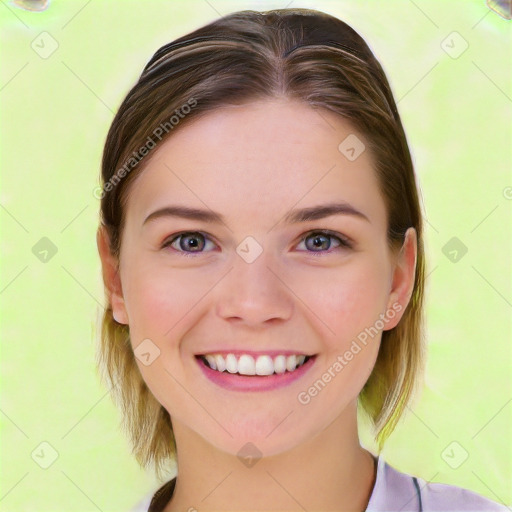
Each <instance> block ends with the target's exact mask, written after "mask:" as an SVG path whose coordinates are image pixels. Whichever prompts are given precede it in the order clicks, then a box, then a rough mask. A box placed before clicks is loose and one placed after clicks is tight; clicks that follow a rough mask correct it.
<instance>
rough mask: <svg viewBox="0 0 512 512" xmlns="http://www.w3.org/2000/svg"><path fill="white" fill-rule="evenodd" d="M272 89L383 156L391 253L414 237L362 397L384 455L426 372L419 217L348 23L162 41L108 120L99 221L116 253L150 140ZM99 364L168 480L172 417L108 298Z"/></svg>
mask: <svg viewBox="0 0 512 512" xmlns="http://www.w3.org/2000/svg"><path fill="white" fill-rule="evenodd" d="M275 97H287V98H291V99H298V100H300V101H303V102H305V103H307V104H309V105H310V106H312V107H314V108H318V109H325V110H328V111H331V112H334V113H336V114H338V115H339V116H341V117H343V118H345V119H347V120H349V121H350V123H351V124H352V126H353V127H354V128H355V129H357V130H358V131H359V132H360V133H361V134H362V135H363V136H364V137H365V139H366V141H367V143H368V145H367V149H369V150H370V151H371V154H372V155H373V157H374V162H375V171H376V174H377V176H378V180H379V186H380V189H381V193H382V196H383V198H384V201H385V204H386V209H387V215H388V219H387V220H388V233H387V236H388V242H389V247H390V249H391V250H393V251H396V250H398V249H399V248H400V247H401V245H402V243H403V241H404V235H405V232H406V230H407V228H409V227H411V226H412V227H414V228H415V230H416V233H417V242H418V246H417V260H416V275H415V282H414V290H413V293H412V297H411V300H410V301H409V304H408V305H407V308H406V310H405V312H404V314H403V317H402V318H401V320H400V322H399V323H398V325H396V326H395V327H394V328H393V329H391V330H388V331H384V332H383V333H382V342H381V347H380V350H379V354H378V358H377V361H376V364H375V367H374V369H373V372H372V374H371V375H370V377H369V379H368V381H367V382H366V384H365V386H364V387H363V389H362V391H361V393H360V395H359V403H360V405H361V406H362V408H363V411H364V412H365V413H366V414H367V415H368V417H369V418H370V419H371V421H372V424H373V426H374V429H375V431H376V432H377V435H376V440H377V443H378V447H379V451H380V450H381V449H382V446H383V444H384V442H385V440H386V439H387V438H388V437H389V435H390V434H391V432H392V431H393V429H394V428H395V426H396V424H397V422H398V420H399V419H400V417H401V415H402V413H403V411H404V408H405V407H406V406H407V404H408V403H409V402H410V400H411V399H412V397H413V396H414V394H415V391H416V390H417V387H418V386H419V384H420V383H421V382H422V378H423V372H424V359H425V357H424V354H425V346H424V339H423V326H422V323H423V296H424V279H425V267H424V266H425V262H424V249H423V237H422V214H421V209H420V204H419V198H418V192H417V188H416V183H415V176H414V169H413V164H412V161H411V156H410V153H409V148H408V145H407V140H406V136H405V133H404V130H403V127H402V123H401V120H400V116H399V115H398V111H397V108H396V105H395V101H394V99H393V95H392V92H391V89H390V86H389V84H388V81H387V79H386V76H385V74H384V71H383V70H382V67H381V66H380V64H379V62H378V61H377V59H376V58H375V57H374V55H373V54H372V52H371V50H370V48H369V47H368V45H367V44H366V42H365V41H364V40H363V39H362V37H361V36H360V35H359V34H357V32H355V31H354V30H353V29H352V28H351V27H350V26H349V25H347V24H346V23H344V22H343V21H341V20H339V19H337V18H335V17H333V16H330V15H328V14H325V13H323V12H320V11H315V10H310V9H278V10H272V11H266V12H257V11H252V10H247V11H240V12H235V13H232V14H230V15H228V16H225V17H223V18H220V19H218V20H216V21H214V22H212V23H210V24H208V25H206V26H204V27H201V28H199V29H197V30H195V31H193V32H192V33H190V34H187V35H185V36H183V37H180V38H179V39H176V40H175V41H173V42H171V43H169V44H167V45H165V46H163V47H161V48H160V49H159V50H158V51H157V52H156V53H155V54H154V56H153V57H152V58H151V60H150V61H149V62H148V64H147V65H146V67H145V68H144V70H143V72H142V74H141V76H140V78H139V80H138V82H137V83H136V84H135V85H134V86H133V87H132V89H131V90H130V91H129V93H128V95H127V96H126V98H125V99H124V101H123V102H122V104H121V106H120V108H119V110H118V112H117V114H116V116H115V117H114V120H113V122H112V125H111V126H110V130H109V132H108V135H107V139H106V142H105V148H104V153H103V161H102V176H101V177H102V192H101V224H102V225H103V226H105V228H106V230H107V233H108V235H109V238H110V249H111V252H112V254H113V255H114V256H116V258H117V261H119V256H120V245H121V235H122V231H123V223H124V215H123V214H124V211H125V207H126V199H127V197H128V193H129V190H130V188H131V187H133V183H134V180H135V178H136V177H137V176H138V175H140V172H141V170H142V169H143V165H142V164H141V165H139V162H140V161H141V160H142V157H141V154H147V156H145V158H144V162H143V164H146V163H147V162H148V161H149V159H150V158H151V155H152V154H154V151H153V150H152V149H151V148H152V147H154V146H156V145H158V144H160V143H161V142H162V141H164V140H166V138H167V137H169V136H171V135H172V133H173V131H175V130H176V129H179V128H181V127H183V126H186V124H187V123H189V122H190V121H191V120H192V119H197V118H199V117H200V116H203V115H206V114H207V113H208V111H210V110H212V109H215V108H218V107H221V106H226V105H239V104H243V103H247V102H250V101H251V100H257V99H265V98H275ZM164 132H165V133H164ZM155 139H157V140H156V141H155ZM144 148H145V149H144ZM130 184H131V187H130ZM97 364H98V368H99V370H100V373H101V375H102V378H103V379H104V381H105V382H107V383H108V384H109V386H111V395H112V397H113V399H114V401H115V402H116V403H117V405H118V406H119V407H120V408H121V410H122V425H123V428H124V429H125V430H126V432H127V433H128V435H129V437H130V439H131V443H132V447H133V448H132V452H133V454H134V455H135V457H136V459H137V461H138V462H139V463H140V464H141V465H142V466H143V467H147V466H148V465H149V464H150V463H151V462H152V463H154V465H155V469H156V472H157V475H158V476H159V478H160V474H161V473H160V467H164V466H165V465H166V464H167V463H169V462H171V461H172V462H175V450H176V446H175V440H174V435H173V431H172V424H171V418H170V416H169V414H168V412H167V411H166V409H165V408H164V407H163V406H162V405H161V404H160V403H159V402H158V401H157V400H156V399H155V398H154V396H153V395H152V393H151V392H150V391H149V389H148V387H147V386H146V384H145V382H144V380H143V379H142V377H141V374H140V372H139V369H138V367H137V364H136V361H135V358H134V354H133V351H132V349H131V346H130V338H129V329H128V326H126V325H122V324H119V323H117V322H116V321H115V320H114V319H113V316H112V308H111V305H110V303H109V302H108V297H107V307H106V309H105V311H104V312H103V318H102V326H101V339H100V343H99V347H98V352H97Z"/></svg>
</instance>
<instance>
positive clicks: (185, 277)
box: [124, 265, 208, 345]
mask: <svg viewBox="0 0 512 512" xmlns="http://www.w3.org/2000/svg"><path fill="white" fill-rule="evenodd" d="M126 274H127V276H129V279H128V284H127V286H126V288H125V290H124V295H125V299H126V304H127V309H128V315H129V318H130V331H131V332H132V333H133V334H134V338H135V337H136V338H138V339H144V338H150V339H152V340H154V341H155V343H156V344H157V345H160V344H163V343H164V340H167V342H168V340H170V339H172V338H173V336H172V332H173V330H174V329H176V330H179V326H180V321H183V320H184V319H185V318H186V317H187V314H188V313H190V312H191V311H192V309H193V308H194V306H195V305H196V304H197V302H198V300H199V299H200V298H201V296H203V295H204V293H205V292H206V291H207V290H208V288H207V286H206V284H205V283H203V282H202V280H201V279H198V277H197V275H194V274H193V272H190V273H189V272H186V271H183V270H174V271H173V270H172V269H169V268H159V267H158V266H156V265H152V266H150V265H134V266H133V267H132V268H127V272H126ZM133 342H136V339H132V343H133Z"/></svg>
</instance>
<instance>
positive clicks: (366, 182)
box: [126, 99, 385, 221]
mask: <svg viewBox="0 0 512 512" xmlns="http://www.w3.org/2000/svg"><path fill="white" fill-rule="evenodd" d="M355 137H357V138H355ZM344 141H349V142H350V143H349V144H348V146H354V144H353V142H354V141H355V144H358V146H357V147H356V148H355V149H356V150H357V151H358V152H359V151H360V150H361V148H362V147H363V146H362V144H364V145H366V141H365V139H364V137H363V136H362V135H361V134H359V133H357V132H356V131H355V129H354V128H353V127H352V125H351V124H350V123H349V122H348V121H347V120H345V119H343V118H342V117H340V116H338V115H336V114H334V113H332V112H329V111H326V110H319V109H314V108H312V107H310V106H309V105H307V104H305V103H303V102H298V101H295V100H287V99H282V100H281V99H277V100H265V101H258V102H253V103H249V104H246V105H241V106H235V107H223V108H219V109H217V110H214V111H212V112H209V113H207V114H206V115H204V116H203V117H199V118H196V119H194V120H192V121H191V122H190V123H189V124H187V125H184V126H183V128H181V129H179V130H177V131H176V132H175V133H173V134H172V135H171V136H170V137H169V138H168V139H167V140H166V141H165V142H164V143H163V144H162V145H160V146H159V147H158V148H157V149H155V150H154V151H155V152H156V153H155V154H154V155H153V156H152V158H151V160H150V161H149V163H148V165H147V167H146V168H145V169H144V170H143V171H142V172H141V175H140V176H139V177H138V178H137V180H136V181H135V182H134V187H133V189H132V190H131V191H130V194H129V198H128V202H127V212H126V218H127V221H129V220H130V218H134V219H135V218H137V219H138V218H140V217H141V216H145V215H147V214H148V213H149V211H150V210H154V209H156V208H158V207H160V208H162V207H165V206H167V205H169V204H177V203H179V204H180V205H188V206H195V207H201V208H205V207H206V208H210V209H212V210H214V211H218V212H221V213H222V214H225V215H226V216H227V217H230V216H231V215H232V214H234V215H236V216H237V218H241V217H243V216H244V215H245V216H246V217H247V219H254V218H255V217H254V216H255V215H256V216H258V217H260V218H261V216H262V215H264V214H266V213H268V215H271V216H274V217H275V216H276V215H279V214H281V215H282V214H284V213H285V212H286V211H287V210H288V209H290V208H292V207H294V206H297V207H307V206H310V205H313V204H314V205H316V204H319V203H322V202H328V201H336V200H344V201H347V202H350V203H351V204H352V206H354V207H356V208H358V207H359V208H360V209H364V210H365V213H366V214H367V215H368V216H369V217H373V218H374V219H375V220H377V219H379V217H383V216H384V217H385V210H384V203H383V201H382V198H381V197H380V191H379V187H378V182H377V179H376V175H375V171H374V165H373V161H372V158H371V155H370V152H369V151H368V149H365V150H364V151H362V153H361V154H360V155H359V156H357V158H356V159H353V158H348V157H347V155H348V156H353V154H352V153H347V152H346V149H347V143H345V142H344ZM340 144H341V150H340ZM349 149H350V148H349Z"/></svg>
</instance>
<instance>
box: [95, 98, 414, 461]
mask: <svg viewBox="0 0 512 512" xmlns="http://www.w3.org/2000/svg"><path fill="white" fill-rule="evenodd" d="M349 135H352V136H353V135H356V136H357V137H358V138H359V140H360V141H361V142H363V143H364V144H365V145H366V142H365V139H364V137H363V136H362V135H360V134H359V133H357V132H356V131H355V130H354V129H353V128H352V127H351V125H350V124H349V123H348V122H347V121H346V120H344V119H342V118H339V117H338V116H335V115H334V114H332V113H329V112H326V111H320V112H319V111H316V110H314V109H312V108H311V107H309V106H308V105H306V104H304V103H299V102H296V101H291V100H272V101H270V100H268V101H261V102H255V103H250V104H247V105H244V106H237V107H229V108H221V109H218V110H216V111H214V112H212V113H209V114H207V115H206V116H205V117H203V118H200V119H197V120H194V121H193V122H191V123H190V124H188V125H186V126H184V127H183V128H182V129H181V130H179V131H176V133H174V134H173V135H172V136H171V137H170V138H169V139H168V140H167V141H166V142H165V143H164V144H162V146H160V147H159V148H158V149H157V150H155V151H156V153H155V154H154V155H153V157H152V159H151V161H149V163H148V165H147V167H146V168H145V169H144V170H143V171H142V173H141V174H140V175H139V176H138V178H137V180H136V181H135V182H134V183H133V184H132V188H131V190H130V195H129V197H128V202H127V207H126V211H125V215H126V224H125V228H124V231H123V234H122V244H121V251H120V267H119V274H116V275H113V274H112V273H111V278H109V279H110V281H109V287H110V289H111V292H112V293H111V303H112V307H113V310H114V316H115V318H116V319H117V321H118V322H121V323H125V324H128V325H129V330H130V335H131V343H132V346H133V349H134V350H135V353H136V354H140V353H141V352H143V353H144V352H145V353H146V354H149V355H146V356H143V357H141V358H139V357H137V358H136V360H137V364H138V366H139V368H140V371H141V374H142V376H143V378H144V380H145V381H146V383H147V385H148V387H149V388H150V390H151V391H152V393H153V394H154V396H155V397H156V399H157V400H158V401H159V402H160V403H161V404H162V405H163V406H164V407H165V408H166V409H167V411H168V412H169V414H170V416H171V418H172V420H173V424H174V423H179V424H181V425H184V426H185V427H186V428H188V429H190V430H191V431H193V432H195V433H196V434H198V435H200V436H201V437H202V438H203V439H204V440H206V441H208V442H209V443H211V444H212V445H213V446H215V447H217V448H219V449H221V450H223V451H225V452H228V453H232V454H236V453H237V452H238V451H239V450H240V447H241V446H243V445H244V444H245V443H246V442H249V441H250V442H252V443H254V444H255V445H256V446H257V447H258V448H259V449H260V450H261V451H262V452H263V453H264V454H266V455H273V454H277V453H280V452H282V451H284V450H287V449H290V448H292V447H293V446H297V445H298V444H300V443H302V442H304V441H306V440H308V439H310V438H312V437H313V436H315V435H316V434H318V433H319V432H321V431H322V430H323V429H325V428H326V427H327V426H328V425H330V424H331V423H332V422H333V421H334V420H335V419H337V418H338V417H340V415H343V414H345V413H346V410H347V406H348V405H349V404H353V403H354V402H355V401H356V400H357V396H358V394H359V393H360V391H361V389H362V387H363V386H364V384H365V382H366V381H367V379H368V377H369V376H370V374H371V372H372V369H373V366H374V363H375V361H376V358H377V354H378V351H379V345H380V340H381V334H382V330H387V329H391V328H392V327H394V326H395V325H396V324H397V323H398V321H399V320H400V318H401V316H402V314H403V312H404V310H405V307H406V305H407V302H408V300H409V297H410V294H411V292H412V284H413V280H414V267H415V257H416V256H415V248H416V241H415V236H414V235H415V233H414V230H413V229H410V230H409V231H408V233H407V238H406V243H405V244H404V248H405V251H402V253H400V254H401V256H400V257H399V258H395V256H394V254H392V253H391V252H390V251H389V249H388V245H387V240H386V228H387V220H386V218H387V217H386V209H385V205H384V200H383V198H382V196H381V194H380V191H379V186H378V182H377V178H376V176H375V172H374V164H373V162H372V158H371V155H370V153H369V150H364V151H363V152H362V153H361V154H360V155H359V156H358V157H357V158H356V159H354V158H347V156H346V154H347V153H346V152H345V153H344V152H342V151H340V149H339V148H338V146H339V145H340V143H342V142H343V141H344V140H345V139H346V138H347V137H348V136H349ZM348 154H349V155H350V156H352V155H351V154H350V153H348ZM334 204H336V205H339V204H343V205H344V209H341V210H340V211H338V212H337V213H336V212H334V213H333V212H331V213H330V214H329V215H327V216H321V215H317V216H316V217H312V218H309V219H306V220H304V219H300V218H291V216H292V214H293V212H295V211H296V210H302V209H311V208H313V209H317V208H321V207H322V206H325V205H334ZM176 207H180V208H191V209H197V210H202V211H203V212H204V213H205V214H207V215H208V216H212V215H214V214H215V215H217V216H218V217H220V218H221V220H220V221H219V220H218V219H217V220H216V218H215V217H212V218H211V219H210V220H208V217H203V218H201V217H199V216H197V217H196V218H185V217H181V216H177V215H171V213H172V211H171V210H168V211H167V213H166V211H165V209H166V208H168V209H171V208H176ZM155 212H159V213H155ZM152 214H154V215H152ZM99 243H100V253H101V254H102V261H103V264H104V275H105V274H108V271H107V270H105V269H106V267H107V266H108V263H107V253H106V251H105V244H103V249H101V246H102V243H101V241H100V242H99ZM230 353H231V354H233V356H234V357H233V356H231V357H230V356H228V355H227V354H230ZM205 354H210V355H213V354H220V355H222V356H224V357H223V358H222V360H223V361H224V362H226V364H227V365H228V370H225V371H224V372H220V371H219V369H221V367H222V361H219V359H218V357H214V356H213V357H210V360H213V361H215V365H216V366H217V370H213V369H209V368H207V365H206V364H205V361H204V360H203V359H202V358H201V357H199V356H200V355H205ZM294 354H296V355H297V356H301V355H304V356H312V357H310V358H309V359H306V360H305V362H304V364H303V365H302V366H300V367H299V368H297V369H296V370H294V371H290V368H291V370H293V368H294V367H295V365H296V364H298V363H300V362H301V359H302V358H296V359H295V360H294V359H293V357H290V356H291V355H294ZM240 356H243V357H240ZM247 356H253V357H252V361H253V362H251V358H250V357H247ZM260 356H261V357H260ZM283 356H285V357H283ZM233 360H234V363H233ZM237 361H238V364H239V366H237ZM148 363H149V364H148ZM283 363H284V364H285V365H286V364H289V365H290V368H286V369H285V370H283V366H281V367H280V365H282V364H283ZM219 365H220V366H219ZM231 365H233V366H231ZM252 371H254V372H257V373H261V372H263V373H268V372H273V375H240V374H239V373H244V372H249V373H251V372H252ZM232 372H234V373H232ZM276 372H277V373H276ZM319 379H320V380H321V384H318V380H319ZM315 382H317V386H316V388H315V387H314V385H315ZM291 411H293V421H289V420H288V421H283V420H284V419H285V417H286V416H288V415H289V414H290V412H291ZM351 413H352V409H351ZM278 425H279V428H276V427H277V426H278ZM270 432H272V434H271V435H269V433H270Z"/></svg>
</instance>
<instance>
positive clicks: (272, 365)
mask: <svg viewBox="0 0 512 512" xmlns="http://www.w3.org/2000/svg"><path fill="white" fill-rule="evenodd" d="M196 357H197V358H198V359H200V360H201V361H202V362H203V363H204V364H205V365H206V366H207V367H208V368H210V369H212V370H215V371H217V372H219V373H232V374H238V375H247V376H266V375H275V374H278V375H279V374H283V373H286V372H288V373H292V372H294V371H295V370H296V369H297V368H300V367H301V366H303V365H304V364H305V363H307V362H308V361H309V360H310V359H311V358H312V357H315V356H307V355H305V354H296V355H295V354H292V355H289V356H286V355H283V354H281V355H277V356H274V357H271V356H269V355H259V356H258V357H256V358H255V357H253V356H251V355H249V354H241V355H240V356H235V354H227V355H226V356H223V355H221V354H204V355H199V356H196Z"/></svg>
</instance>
